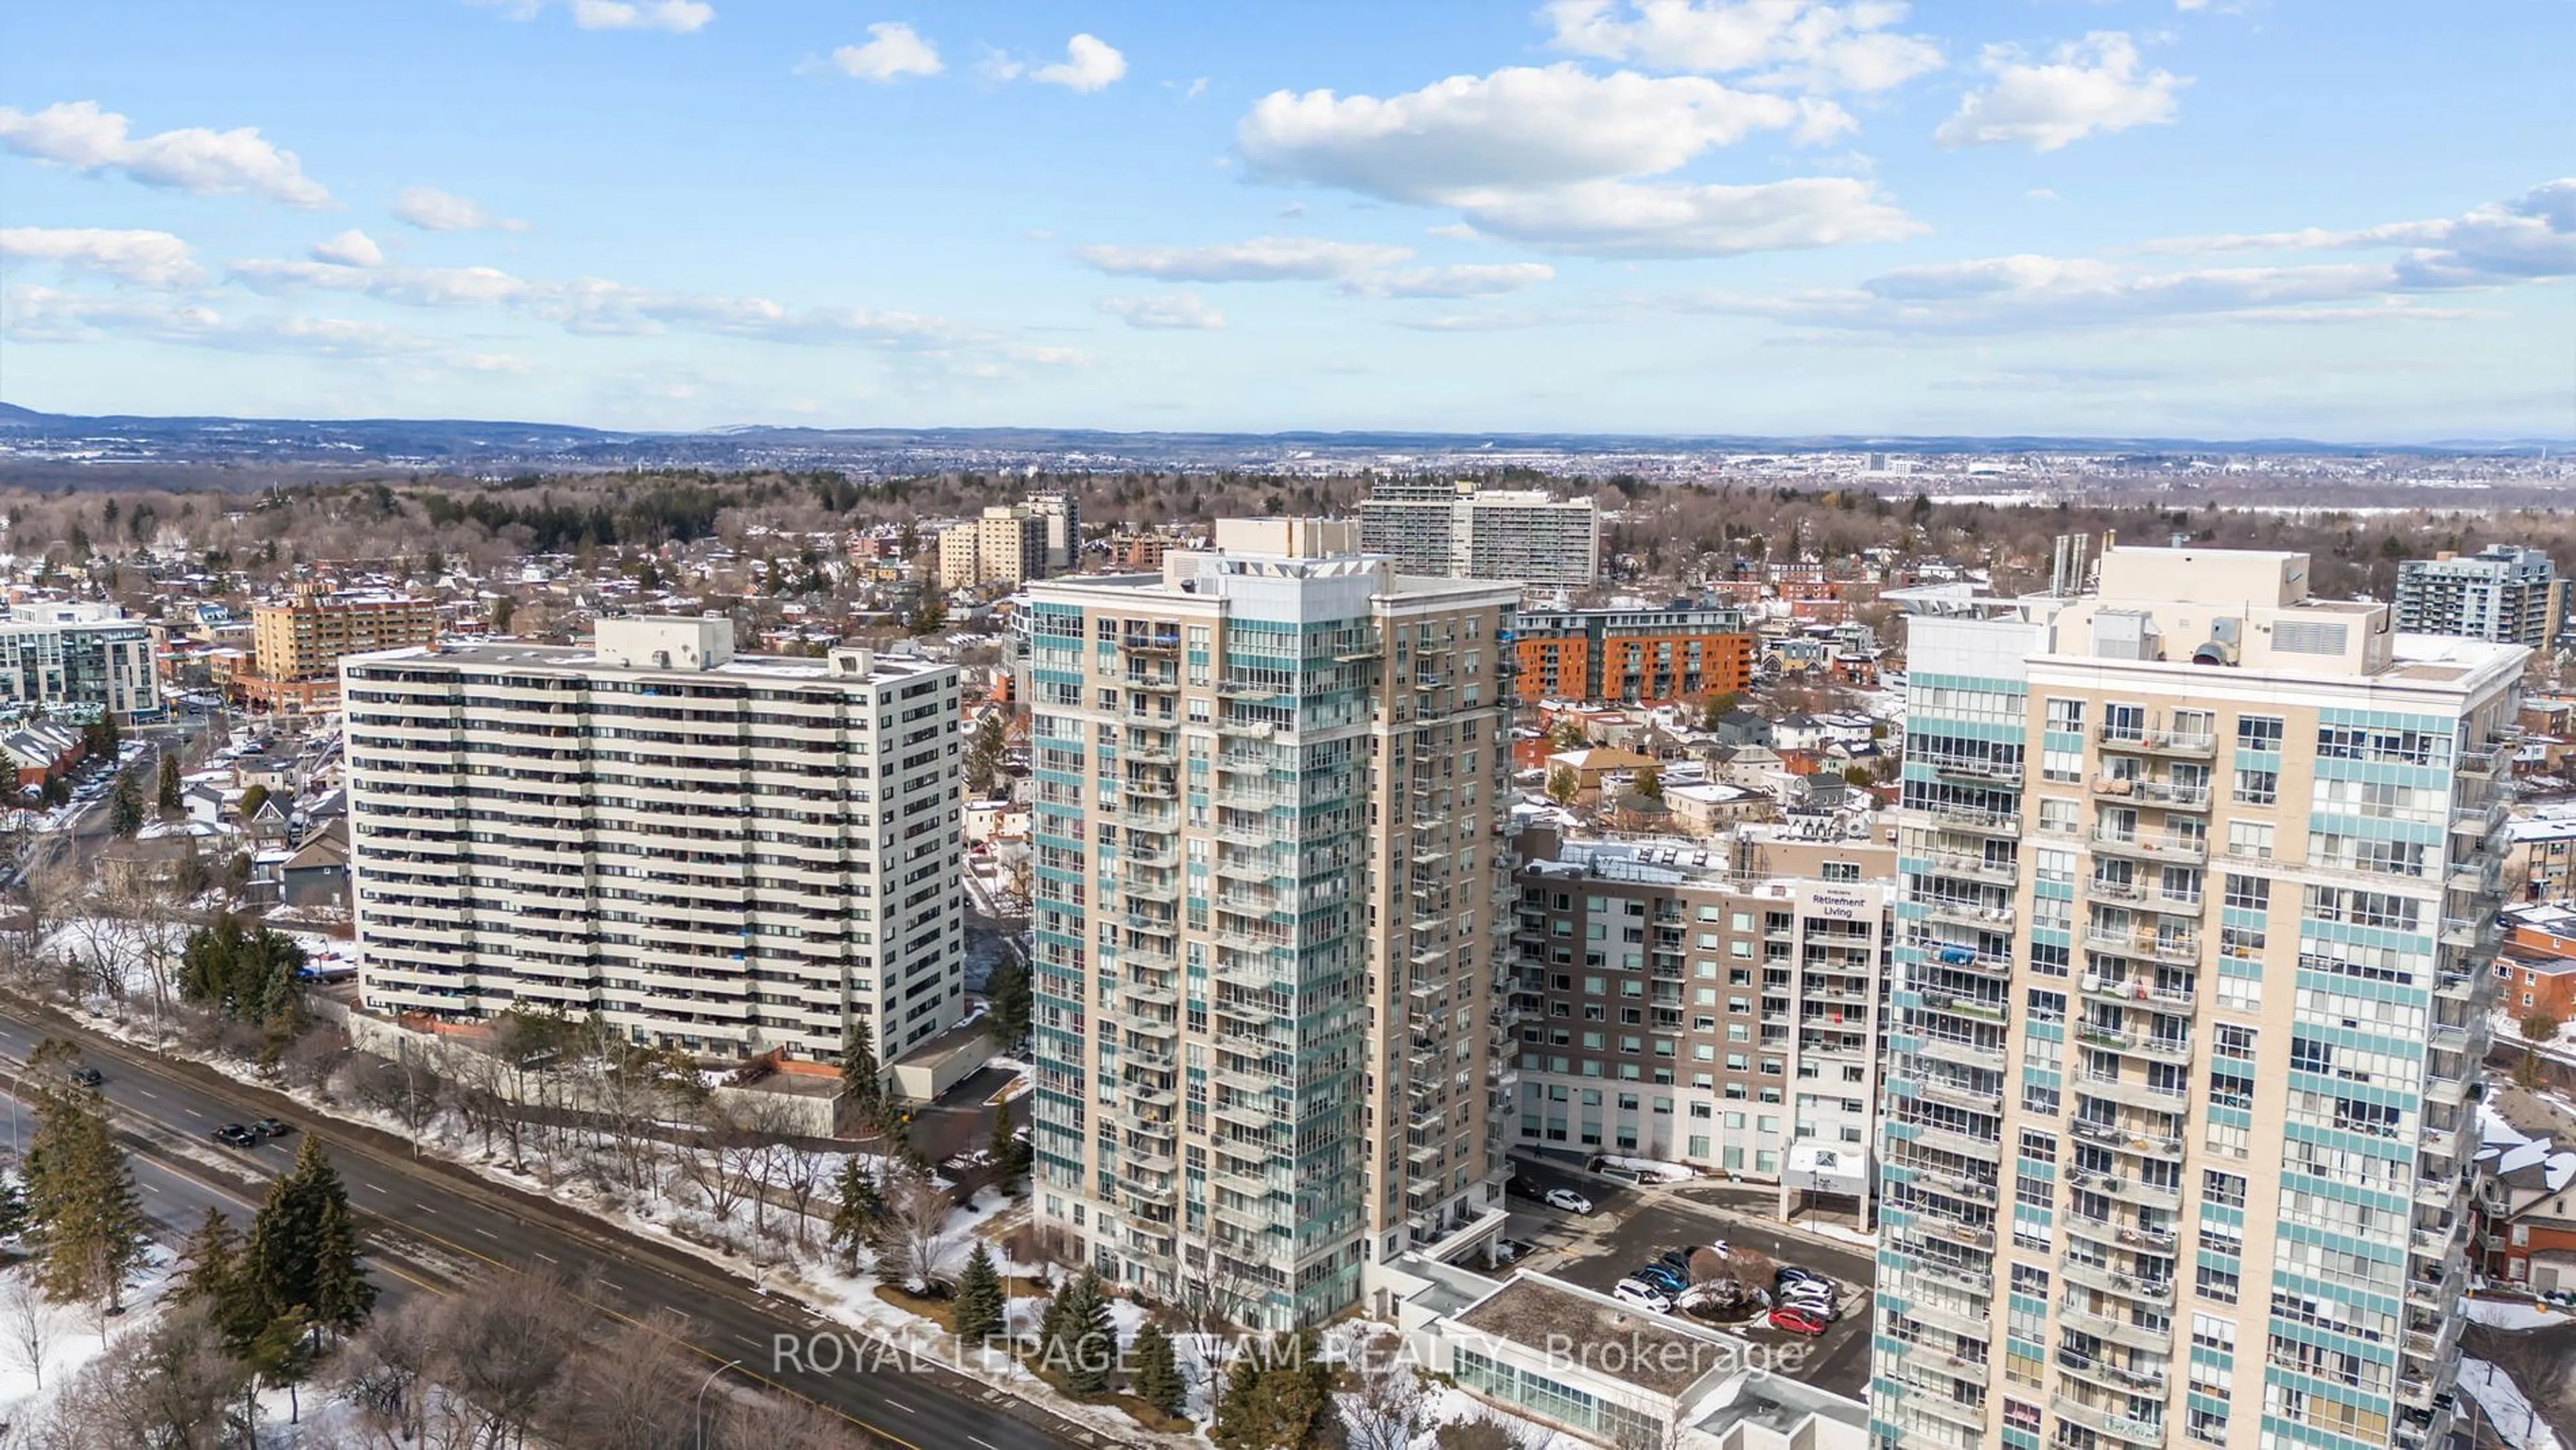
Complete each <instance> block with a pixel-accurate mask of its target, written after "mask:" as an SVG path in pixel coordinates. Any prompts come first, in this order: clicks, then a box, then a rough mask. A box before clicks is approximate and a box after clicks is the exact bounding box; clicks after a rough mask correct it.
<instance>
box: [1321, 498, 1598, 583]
mask: <svg viewBox="0 0 2576 1450" xmlns="http://www.w3.org/2000/svg"><path fill="white" fill-rule="evenodd" d="M1359 513H1360V544H1361V547H1362V548H1364V549H1366V550H1367V551H1368V552H1369V553H1372V554H1384V555H1386V556H1388V557H1389V558H1392V559H1393V560H1395V562H1396V567H1397V568H1399V569H1402V570H1404V571H1405V572H1407V573H1411V574H1431V575H1447V576H1449V577H1452V578H1457V579H1494V580H1508V581H1510V582H1512V583H1515V584H1520V585H1524V586H1529V587H1546V588H1568V589H1587V588H1590V587H1591V586H1592V585H1593V583H1595V582H1596V581H1597V580H1598V579H1599V578H1600V571H1601V508H1600V505H1598V504H1596V503H1595V502H1593V501H1592V500H1591V499H1588V498H1580V499H1559V498H1556V497H1553V496H1551V495H1550V494H1549V493H1548V492H1547V491H1546V490H1544V489H1480V488H1478V487H1477V486H1476V485H1474V484H1473V483H1458V482H1452V481H1449V480H1446V479H1400V480H1389V481H1386V482H1383V483H1380V484H1379V485H1377V487H1376V488H1375V489H1373V490H1371V492H1370V493H1369V496H1368V497H1367V498H1365V499H1362V500H1361V501H1360V509H1359Z"/></svg>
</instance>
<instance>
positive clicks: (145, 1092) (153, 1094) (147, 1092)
mask: <svg viewBox="0 0 2576 1450" xmlns="http://www.w3.org/2000/svg"><path fill="white" fill-rule="evenodd" d="M135 1091H136V1092H138V1093H141V1094H142V1095H143V1096H145V1097H147V1098H150V1099H151V1100H152V1101H154V1102H156V1103H157V1102H159V1101H161V1095H160V1094H159V1093H156V1092H154V1091H153V1090H152V1089H150V1088H136V1089H135Z"/></svg>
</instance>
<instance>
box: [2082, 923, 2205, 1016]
mask: <svg viewBox="0 0 2576 1450" xmlns="http://www.w3.org/2000/svg"><path fill="white" fill-rule="evenodd" d="M2086 940H2087V941H2088V942H2089V941H2090V940H2091V937H2090V936H2088V937H2087V938H2086ZM2077 990H2079V991H2080V992H2082V993H2083V994H2084V996H2085V998H2086V1000H2088V1001H2094V1002H2109V1003H2112V1004H2114V1005H2117V1006H2122V1007H2169V1008H2172V1009H2174V1010H2177V1011H2182V1012H2188V1011H2190V1010H2191V1006H2192V1000H2193V996H2194V994H2193V993H2191V992H2188V991H2185V990H2184V989H2182V988H2180V987H2167V986H2161V985H2159V984H2158V983H2156V982H2155V981H2154V980H2153V979H2152V978H2148V977H2143V976H2139V977H2113V976H2097V975H2095V974H2094V973H2091V972H2087V973H2085V974H2084V975H2083V976H2082V977H2080V978H2078V979H2077Z"/></svg>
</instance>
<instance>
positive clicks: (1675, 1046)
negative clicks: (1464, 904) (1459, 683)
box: [1510, 830, 1892, 1222]
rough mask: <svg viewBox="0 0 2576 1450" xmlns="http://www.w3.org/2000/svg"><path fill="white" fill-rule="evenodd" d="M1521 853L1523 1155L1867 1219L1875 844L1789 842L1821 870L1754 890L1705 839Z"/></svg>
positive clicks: (1879, 953) (1879, 935)
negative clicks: (1647, 1166) (1588, 1158)
mask: <svg viewBox="0 0 2576 1450" xmlns="http://www.w3.org/2000/svg"><path fill="white" fill-rule="evenodd" d="M1519 844H1520V855H1521V868H1520V872H1519V886H1520V901H1519V914H1518V916H1517V919H1516V920H1515V921H1514V923H1513V927H1512V974H1513V977H1512V999H1511V1004H1510V1016H1511V1017H1512V1019H1513V1020H1514V1022H1515V1024H1516V1029H1517V1031H1518V1033H1519V1036H1520V1053H1519V1070H1520V1086H1519V1091H1520V1095H1521V1102H1520V1109H1519V1112H1518V1114H1517V1115H1516V1116H1517V1119H1518V1129H1517V1131H1518V1133H1519V1135H1520V1139H1521V1141H1522V1142H1524V1143H1526V1144H1529V1145H1531V1146H1533V1147H1540V1148H1548V1149H1555V1150H1560V1151H1562V1150H1566V1149H1573V1150H1578V1151H1587V1152H1591V1153H1607V1154H1612V1155H1615V1156H1623V1157H1635V1158H1650V1159H1654V1160H1656V1161H1658V1162H1665V1163H1687V1164H1690V1165H1692V1166H1693V1167H1696V1168H1700V1169H1704V1170H1706V1171H1709V1172H1712V1173H1719V1172H1722V1173H1729V1174H1735V1175H1739V1176H1741V1177H1744V1178H1747V1179H1753V1180H1758V1181H1763V1182H1769V1183H1779V1184H1782V1185H1783V1186H1784V1188H1786V1187H1788V1186H1789V1185H1790V1184H1791V1183H1792V1182H1796V1183H1797V1185H1798V1186H1799V1187H1801V1188H1804V1189H1810V1190H1814V1191H1817V1192H1822V1193H1828V1194H1832V1195H1834V1196H1837V1197H1842V1198H1849V1199H1852V1200H1854V1202H1855V1203H1856V1204H1857V1205H1858V1206H1859V1208H1860V1210H1861V1218H1862V1220H1863V1222H1866V1221H1867V1219H1868V1205H1869V1201H1870V1199H1871V1198H1872V1197H1873V1196H1874V1188H1875V1185H1874V1183H1873V1182H1872V1179H1871V1175H1870V1172H1869V1167H1868V1165H1869V1161H1870V1155H1871V1151H1872V1145H1873V1144H1874V1143H1875V1142H1876V1139H1877V1131H1876V1129H1877V1106H1878V1090H1879V1065H1878V1041H1879V1037H1880V1032H1879V1025H1878V1024H1879V1023H1880V1021H1881V1010H1882V1003H1883V1000H1884V991H1883V989H1884V983H1885V970H1884V968H1885V964H1886V952H1887V941H1888V937H1887V922H1888V904H1889V898H1890V895H1891V885H1892V882H1891V880H1890V876H1891V874H1892V873H1891V872H1890V871H1889V869H1888V868H1889V866H1890V865H1891V863H1890V862H1889V861H1888V860H1887V856H1888V852H1887V850H1886V848H1885V847H1883V846H1873V845H1871V844H1870V843H1869V842H1866V841H1858V842H1852V843H1849V844H1848V846H1847V847H1842V848H1838V847H1836V846H1834V845H1830V844H1816V845H1813V846H1805V847H1800V848H1797V849H1798V850H1799V852H1800V853H1801V854H1807V855H1812V856H1813V857H1815V858H1816V859H1814V860H1813V861H1811V862H1805V863H1801V864H1805V865H1808V866H1809V868H1810V869H1812V870H1815V871H1817V872H1819V873H1820V874H1819V875H1816V876H1809V877H1777V878H1768V879H1765V878H1762V877H1759V876H1756V875H1754V874H1752V871H1751V870H1750V869H1749V868H1751V867H1753V866H1754V865H1755V861H1754V859H1753V858H1752V857H1750V856H1740V855H1739V853H1738V852H1734V851H1730V850H1726V849H1723V848H1721V849H1715V850H1712V849H1707V843H1682V842H1675V843H1667V844H1664V845H1661V846H1656V845H1638V844H1633V843H1626V842H1621V843H1602V842H1584V841H1559V840H1557V839H1556V837H1555V833H1554V832H1552V831H1547V830H1537V831H1532V832H1529V833H1527V834H1525V835H1523V836H1522V837H1521V840H1520V843H1519ZM1838 857H1839V858H1840V859H1837V858H1838ZM1872 858H1875V859H1872ZM1802 1176H1803V1181H1801V1179H1802ZM1787 1206H1788V1205H1787V1203H1786V1195H1785V1194H1784V1202H1783V1208H1784V1209H1785V1208H1786V1207H1787Z"/></svg>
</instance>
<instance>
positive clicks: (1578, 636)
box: [1512, 608, 1754, 705]
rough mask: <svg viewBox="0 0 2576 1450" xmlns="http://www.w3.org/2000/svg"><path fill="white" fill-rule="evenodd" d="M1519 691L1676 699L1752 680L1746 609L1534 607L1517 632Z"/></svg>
mask: <svg viewBox="0 0 2576 1450" xmlns="http://www.w3.org/2000/svg"><path fill="white" fill-rule="evenodd" d="M1512 646H1513V648H1514V649H1515V650H1517V651H1518V652H1519V654H1520V678H1519V680H1518V685H1519V687H1520V697H1521V699H1522V700H1524V701H1526V702H1529V703H1532V704H1535V703H1537V702H1538V701H1541V700H1587V701H1589V700H1618V701H1623V702H1627V703H1631V704H1653V705H1661V704H1670V703H1672V702H1674V701H1677V700H1696V699H1698V698H1700V697H1701V696H1703V695H1715V694H1736V693H1741V692H1742V691H1743V690H1744V689H1745V688H1746V687H1747V686H1749V685H1751V684H1752V683H1753V651H1754V637H1753V631H1752V630H1751V629H1749V628H1747V627H1746V625H1745V622H1744V611H1742V610H1740V609H1690V608H1681V609H1533V610H1527V611H1524V612H1523V613H1522V614H1521V616H1520V620H1519V622H1518V623H1517V625H1515V626H1514V628H1513V631H1512Z"/></svg>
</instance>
